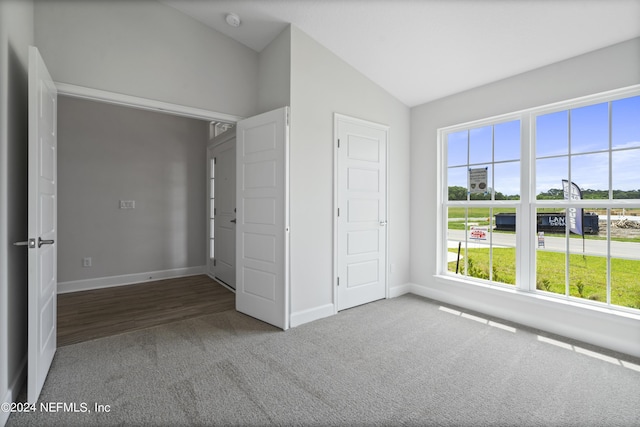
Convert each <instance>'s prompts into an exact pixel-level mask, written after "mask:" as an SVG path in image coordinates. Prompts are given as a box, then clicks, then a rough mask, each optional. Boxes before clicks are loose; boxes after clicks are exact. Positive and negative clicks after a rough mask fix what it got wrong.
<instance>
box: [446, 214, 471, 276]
mask: <svg viewBox="0 0 640 427" xmlns="http://www.w3.org/2000/svg"><path fill="white" fill-rule="evenodd" d="M447 220H448V221H447V224H448V225H447V227H448V229H447V248H448V251H447V264H448V270H449V271H451V272H453V273H458V274H463V272H464V263H465V261H464V260H465V259H466V245H465V239H466V232H465V230H466V221H467V208H463V207H451V208H448V209H447ZM458 248H460V252H459V254H458Z"/></svg>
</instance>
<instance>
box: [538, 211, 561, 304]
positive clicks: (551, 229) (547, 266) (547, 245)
mask: <svg viewBox="0 0 640 427" xmlns="http://www.w3.org/2000/svg"><path fill="white" fill-rule="evenodd" d="M536 215H537V250H536V288H537V289H538V290H541V291H546V292H553V293H556V294H562V295H564V294H565V293H566V287H565V282H566V279H565V272H566V237H565V233H566V226H565V221H564V219H565V218H564V211H563V212H560V211H559V210H558V209H549V208H546V209H544V208H542V209H540V208H539V209H537V212H536Z"/></svg>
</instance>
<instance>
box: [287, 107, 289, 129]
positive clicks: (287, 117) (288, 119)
mask: <svg viewBox="0 0 640 427" xmlns="http://www.w3.org/2000/svg"><path fill="white" fill-rule="evenodd" d="M287 126H289V110H288V109H287Z"/></svg>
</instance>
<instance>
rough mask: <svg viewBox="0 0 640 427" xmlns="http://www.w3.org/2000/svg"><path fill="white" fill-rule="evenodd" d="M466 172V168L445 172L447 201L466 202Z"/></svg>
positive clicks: (450, 169) (451, 169)
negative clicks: (447, 190)
mask: <svg viewBox="0 0 640 427" xmlns="http://www.w3.org/2000/svg"><path fill="white" fill-rule="evenodd" d="M467 170H468V169H467V168H466V166H465V167H461V168H449V169H448V170H447V185H448V187H449V200H467V173H468V172H467Z"/></svg>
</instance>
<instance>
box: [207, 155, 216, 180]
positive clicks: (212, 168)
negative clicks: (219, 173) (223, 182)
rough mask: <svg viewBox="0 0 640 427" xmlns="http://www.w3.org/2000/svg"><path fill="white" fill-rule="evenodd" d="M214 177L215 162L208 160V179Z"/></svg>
mask: <svg viewBox="0 0 640 427" xmlns="http://www.w3.org/2000/svg"><path fill="white" fill-rule="evenodd" d="M215 176H216V160H215V159H209V178H212V179H213V178H215Z"/></svg>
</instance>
